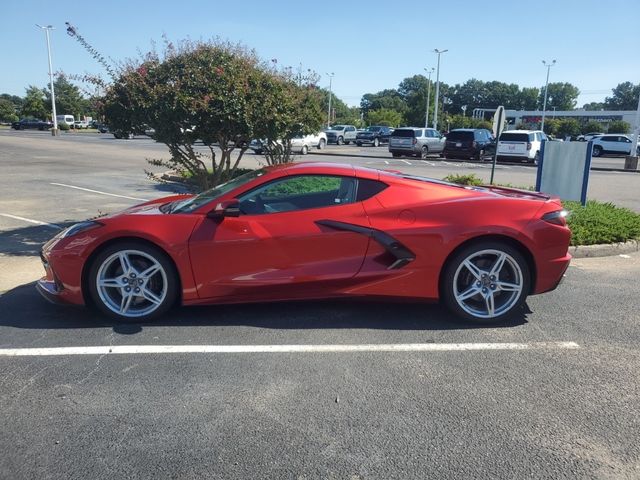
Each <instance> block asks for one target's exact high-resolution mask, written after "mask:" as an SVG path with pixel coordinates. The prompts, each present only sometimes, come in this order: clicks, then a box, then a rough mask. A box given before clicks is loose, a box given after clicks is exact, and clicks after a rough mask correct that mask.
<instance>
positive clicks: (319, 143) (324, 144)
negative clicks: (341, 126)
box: [318, 138, 327, 150]
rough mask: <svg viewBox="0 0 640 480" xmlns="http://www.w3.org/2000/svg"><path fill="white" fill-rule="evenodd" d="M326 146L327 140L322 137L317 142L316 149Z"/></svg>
mask: <svg viewBox="0 0 640 480" xmlns="http://www.w3.org/2000/svg"><path fill="white" fill-rule="evenodd" d="M326 146H327V141H326V140H325V139H324V138H321V139H320V141H319V142H318V150H322V149H323V148H324V147H326Z"/></svg>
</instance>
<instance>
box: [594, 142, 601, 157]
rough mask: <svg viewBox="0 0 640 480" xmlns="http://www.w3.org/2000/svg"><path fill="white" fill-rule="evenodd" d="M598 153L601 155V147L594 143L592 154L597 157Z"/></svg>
mask: <svg viewBox="0 0 640 480" xmlns="http://www.w3.org/2000/svg"><path fill="white" fill-rule="evenodd" d="M600 155H602V147H601V146H600V145H595V146H594V147H593V156H594V157H599V156H600Z"/></svg>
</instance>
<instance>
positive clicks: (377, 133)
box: [356, 125, 393, 147]
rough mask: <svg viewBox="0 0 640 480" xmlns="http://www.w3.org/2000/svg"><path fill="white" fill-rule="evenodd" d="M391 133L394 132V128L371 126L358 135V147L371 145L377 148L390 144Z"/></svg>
mask: <svg viewBox="0 0 640 480" xmlns="http://www.w3.org/2000/svg"><path fill="white" fill-rule="evenodd" d="M391 132H393V128H389V127H385V126H381V125H380V126H378V125H371V126H370V127H367V129H366V130H364V131H363V132H358V133H357V134H356V145H358V146H361V145H362V144H370V145H373V146H374V147H377V146H378V145H380V144H381V143H389V137H390V136H391Z"/></svg>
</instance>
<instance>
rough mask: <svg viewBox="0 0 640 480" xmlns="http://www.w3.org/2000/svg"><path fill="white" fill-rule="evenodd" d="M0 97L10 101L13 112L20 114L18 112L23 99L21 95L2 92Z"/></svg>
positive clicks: (20, 109)
mask: <svg viewBox="0 0 640 480" xmlns="http://www.w3.org/2000/svg"><path fill="white" fill-rule="evenodd" d="M0 98H1V99H2V100H7V101H9V102H11V103H12V104H13V106H14V110H15V114H16V115H18V116H19V115H20V112H21V111H22V104H23V103H24V99H23V98H22V97H19V96H18V95H10V94H8V93H3V94H1V95H0Z"/></svg>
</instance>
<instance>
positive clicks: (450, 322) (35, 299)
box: [0, 283, 531, 335]
mask: <svg viewBox="0 0 640 480" xmlns="http://www.w3.org/2000/svg"><path fill="white" fill-rule="evenodd" d="M34 285H35V284H34V283H29V284H26V285H21V286H19V287H16V288H14V289H12V290H9V291H8V292H6V293H4V294H3V295H1V296H0V312H3V314H2V315H1V316H0V327H2V326H8V327H15V328H24V329H47V330H48V329H77V328H104V327H108V328H113V330H114V332H116V333H119V334H123V335H131V334H136V333H139V332H141V331H142V330H143V329H144V328H146V327H220V326H249V327H256V328H265V329H275V330H289V329H298V330H299V329H342V328H344V329H376V330H461V329H476V328H489V327H490V328H496V327H501V328H511V327H517V326H520V325H523V324H526V323H527V316H528V314H530V313H531V311H530V310H529V308H528V306H526V305H525V306H524V307H523V308H522V309H521V311H520V312H518V313H517V314H516V315H514V317H513V318H512V319H511V320H509V321H508V322H505V323H502V324H500V325H489V326H487V325H477V324H472V323H465V322H462V321H460V320H457V319H456V318H455V317H454V316H453V315H452V314H451V313H450V312H449V311H448V310H447V309H445V308H444V307H443V306H441V305H438V304H431V303H424V302H415V301H377V300H376V301H369V300H353V299H349V300H347V299H344V300H335V299H334V300H330V301H318V300H312V301H305V302H302V301H292V302H274V303H255V304H238V305H214V306H206V307H203V306H198V307H176V308H174V309H172V310H171V311H170V312H168V313H167V314H166V315H164V316H163V317H161V318H159V319H157V320H154V321H152V322H148V323H123V322H119V321H116V320H113V319H110V318H108V317H106V316H104V315H101V314H99V313H98V312H96V311H95V310H93V309H90V308H85V307H76V306H61V305H53V304H50V303H49V302H47V301H46V300H45V299H43V298H42V297H41V296H40V295H39V294H38V293H37V291H36V289H35V286H34Z"/></svg>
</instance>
